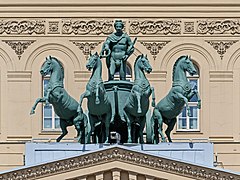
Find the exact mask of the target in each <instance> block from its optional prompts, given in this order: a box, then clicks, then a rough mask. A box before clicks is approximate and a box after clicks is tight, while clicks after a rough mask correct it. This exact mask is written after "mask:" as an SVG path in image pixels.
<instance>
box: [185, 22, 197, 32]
mask: <svg viewBox="0 0 240 180" xmlns="http://www.w3.org/2000/svg"><path fill="white" fill-rule="evenodd" d="M184 33H185V34H194V33H195V32H194V22H184Z"/></svg>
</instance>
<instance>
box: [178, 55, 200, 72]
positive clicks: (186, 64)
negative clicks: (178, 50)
mask: <svg viewBox="0 0 240 180" xmlns="http://www.w3.org/2000/svg"><path fill="white" fill-rule="evenodd" d="M182 67H183V69H184V71H187V72H188V73H189V74H190V75H191V76H192V75H194V74H196V73H197V70H196V69H195V67H194V65H193V63H192V60H191V56H185V58H183V61H182Z"/></svg>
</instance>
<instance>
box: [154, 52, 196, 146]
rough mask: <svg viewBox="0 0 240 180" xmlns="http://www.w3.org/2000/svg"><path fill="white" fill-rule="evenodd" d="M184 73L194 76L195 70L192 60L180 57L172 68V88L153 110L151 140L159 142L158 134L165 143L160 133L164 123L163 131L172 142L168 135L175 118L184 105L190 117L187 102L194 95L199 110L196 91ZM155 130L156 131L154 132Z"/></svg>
mask: <svg viewBox="0 0 240 180" xmlns="http://www.w3.org/2000/svg"><path fill="white" fill-rule="evenodd" d="M186 72H188V73H189V74H190V75H194V74H196V72H197V71H196V69H195V68H194V65H193V63H192V60H191V58H190V57H188V56H181V57H179V58H178V59H177V61H176V62H175V64H174V67H173V77H172V80H173V83H172V88H171V89H170V91H169V93H168V94H167V96H166V97H164V98H163V99H162V100H161V101H160V102H159V103H158V104H157V106H156V107H155V108H154V110H153V115H152V118H151V121H152V123H153V126H154V127H153V129H155V130H154V132H155V133H153V134H154V136H155V137H152V140H153V139H155V141H156V143H158V142H159V138H158V133H159V134H160V135H161V138H162V141H164V142H165V141H166V139H165V137H164V134H163V132H162V125H163V123H165V124H166V125H167V126H168V127H167V130H166V131H165V133H166V136H167V138H168V141H169V142H172V139H171V137H170V133H171V131H172V130H173V128H174V125H175V123H176V117H177V116H178V115H179V114H180V113H181V112H182V109H183V108H184V106H185V105H186V108H187V111H188V115H190V108H189V106H188V101H189V100H190V99H191V98H192V97H193V96H194V95H195V94H196V95H197V97H198V108H200V99H199V95H198V92H197V90H193V89H192V87H191V84H190V82H189V81H188V79H187V76H186ZM156 128H157V129H158V130H157V131H156Z"/></svg>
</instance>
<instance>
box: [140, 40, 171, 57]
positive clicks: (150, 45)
mask: <svg viewBox="0 0 240 180" xmlns="http://www.w3.org/2000/svg"><path fill="white" fill-rule="evenodd" d="M169 42H170V41H158V42H155V41H154V42H145V41H140V43H141V44H142V45H144V46H145V47H146V48H147V49H148V50H149V51H150V53H151V55H152V56H153V59H154V60H155V59H156V57H157V55H158V53H159V52H160V50H161V49H162V48H163V47H164V46H165V45H166V44H167V43H169Z"/></svg>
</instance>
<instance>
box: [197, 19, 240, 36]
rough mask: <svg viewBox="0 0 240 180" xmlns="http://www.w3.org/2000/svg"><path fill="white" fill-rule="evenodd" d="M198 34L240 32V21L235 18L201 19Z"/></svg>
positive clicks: (198, 24)
mask: <svg viewBox="0 0 240 180" xmlns="http://www.w3.org/2000/svg"><path fill="white" fill-rule="evenodd" d="M197 33H198V34H204V35H206V34H232V35H234V34H240V22H239V20H237V19H234V20H227V19H226V20H211V19H209V20H200V21H197Z"/></svg>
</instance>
